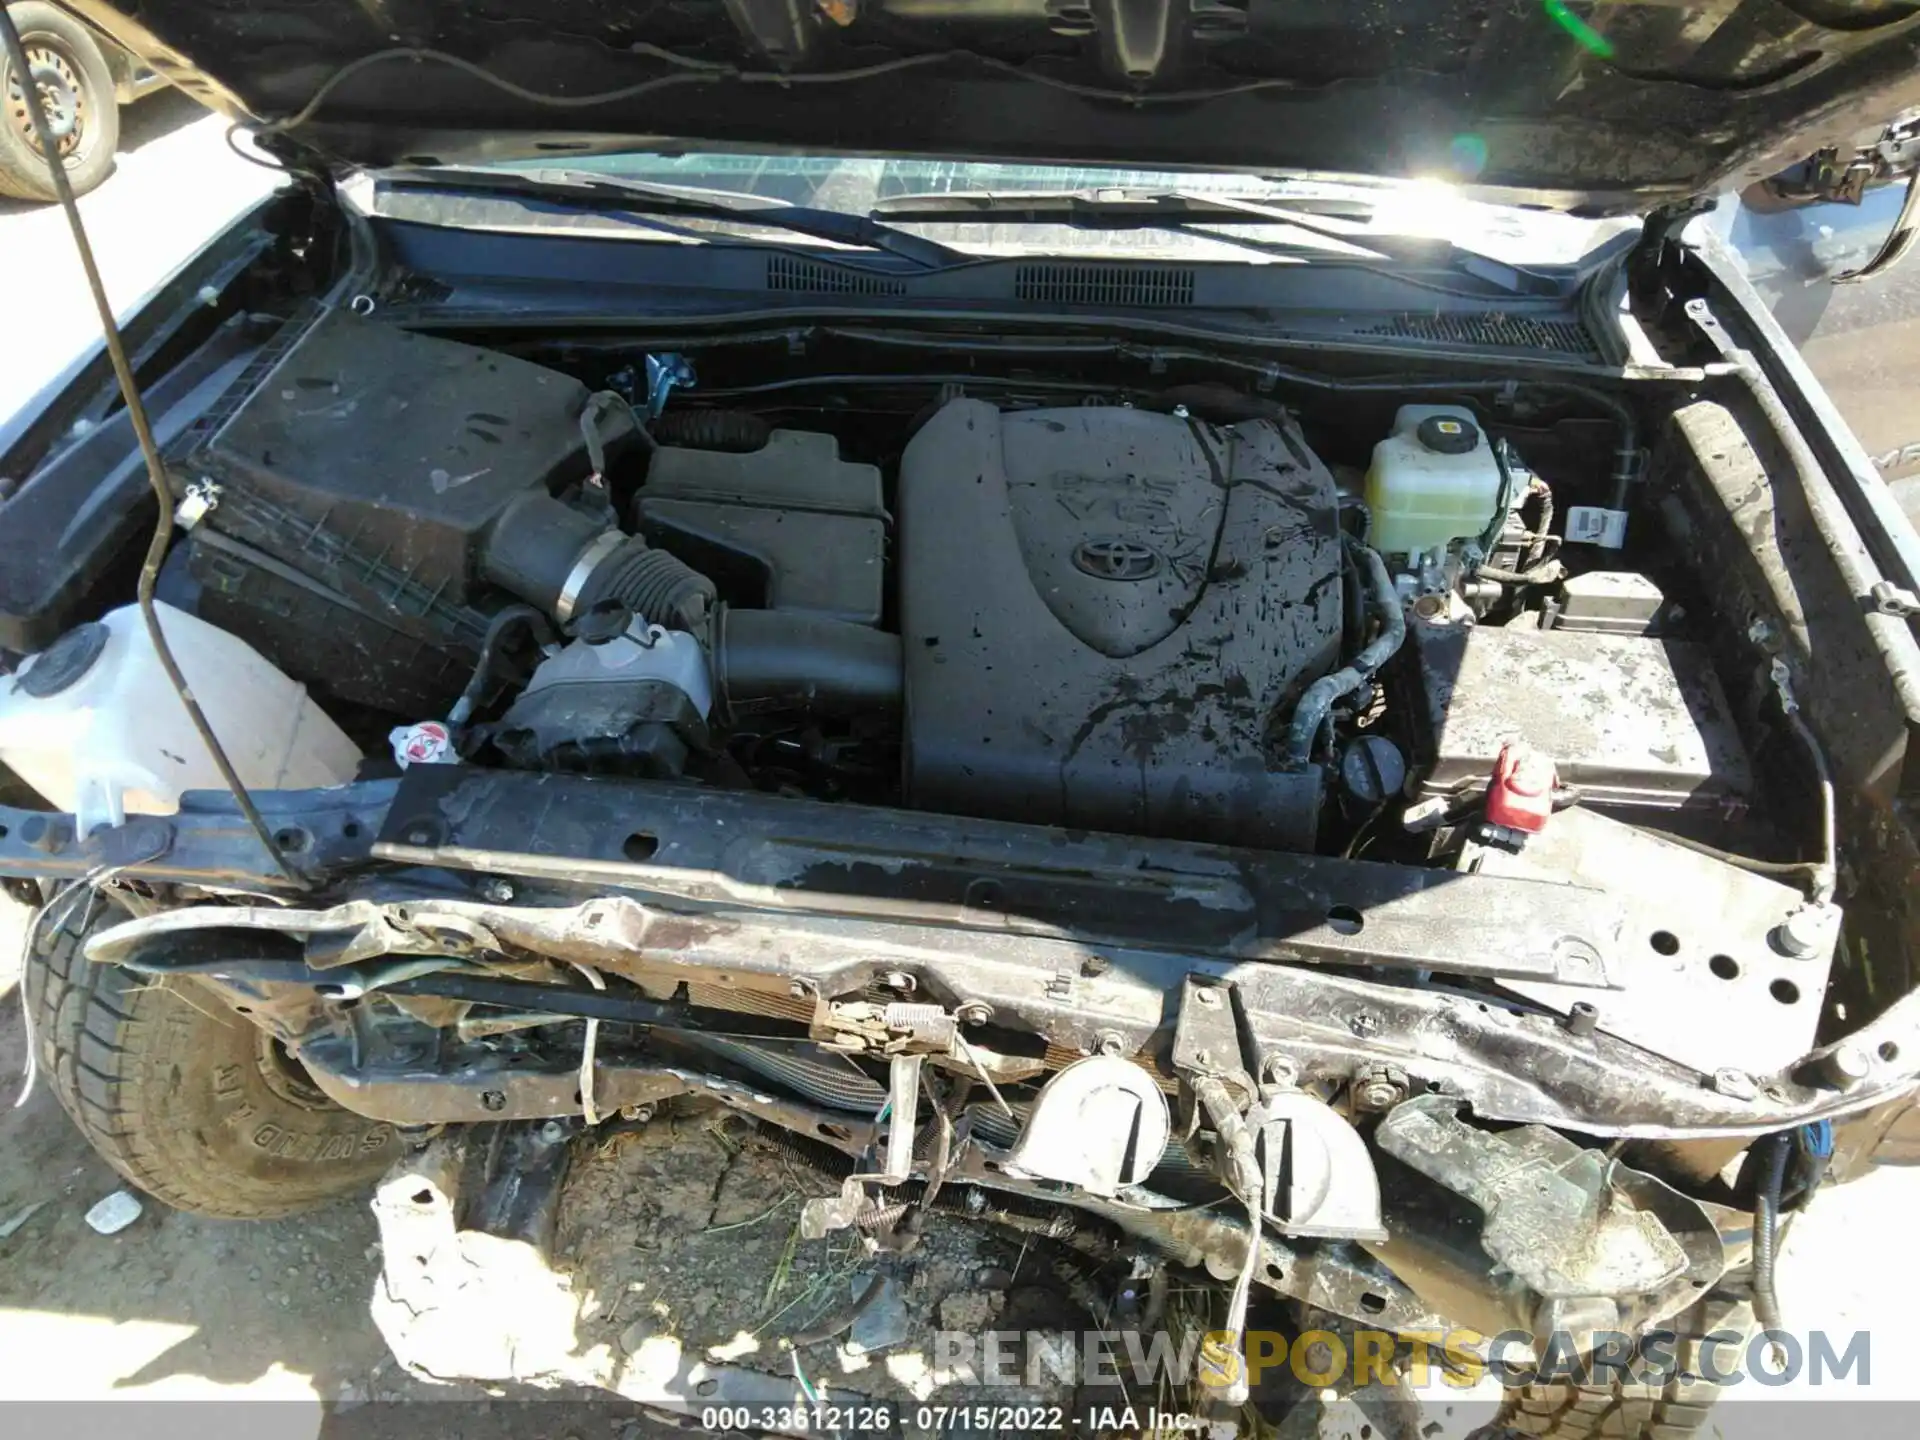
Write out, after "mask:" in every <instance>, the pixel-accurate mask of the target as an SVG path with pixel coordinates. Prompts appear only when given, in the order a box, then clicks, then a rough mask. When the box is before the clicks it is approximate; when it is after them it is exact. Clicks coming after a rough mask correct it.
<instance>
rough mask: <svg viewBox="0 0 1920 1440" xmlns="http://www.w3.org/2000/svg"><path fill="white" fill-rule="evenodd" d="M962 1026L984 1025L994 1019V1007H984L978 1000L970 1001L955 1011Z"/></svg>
mask: <svg viewBox="0 0 1920 1440" xmlns="http://www.w3.org/2000/svg"><path fill="white" fill-rule="evenodd" d="M954 1015H955V1016H956V1017H957V1018H958V1019H959V1021H960V1023H961V1024H962V1025H984V1024H986V1023H987V1021H989V1020H991V1019H992V1018H993V1007H992V1006H991V1005H983V1004H981V1003H980V1002H979V1001H978V1000H970V1001H968V1002H967V1003H966V1004H965V1005H962V1006H961V1007H960V1008H959V1009H958V1010H956V1011H954Z"/></svg>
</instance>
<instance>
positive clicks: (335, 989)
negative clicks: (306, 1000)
mask: <svg viewBox="0 0 1920 1440" xmlns="http://www.w3.org/2000/svg"><path fill="white" fill-rule="evenodd" d="M313 993H314V994H316V995H319V996H323V997H324V998H326V999H328V1000H338V999H339V998H340V997H341V996H342V995H344V994H346V993H347V989H346V986H344V985H335V984H333V983H332V982H331V981H329V982H327V983H326V984H322V985H316V986H314V987H313Z"/></svg>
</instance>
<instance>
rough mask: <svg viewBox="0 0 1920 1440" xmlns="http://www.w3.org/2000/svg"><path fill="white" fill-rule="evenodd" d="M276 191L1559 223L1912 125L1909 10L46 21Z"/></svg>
mask: <svg viewBox="0 0 1920 1440" xmlns="http://www.w3.org/2000/svg"><path fill="white" fill-rule="evenodd" d="M67 8H69V9H71V10H73V11H74V12H75V13H77V14H79V15H81V16H82V17H83V18H85V19H86V20H88V21H89V22H91V23H92V24H94V25H95V26H96V27H98V28H99V29H102V30H104V31H106V32H107V33H109V34H111V35H112V36H114V38H115V39H117V40H118V41H119V42H120V43H121V44H123V45H124V46H126V47H127V48H128V49H129V50H131V51H133V52H134V53H135V54H136V55H138V56H139V57H140V58H141V59H142V60H144V61H145V62H146V63H147V64H148V65H150V66H152V67H153V68H154V69H155V70H157V71H158V72H159V73H160V74H162V75H164V76H165V77H167V78H168V79H169V80H171V81H173V82H174V83H175V84H176V85H179V86H180V87H181V88H183V89H185V90H187V91H188V92H190V93H191V94H193V95H195V96H196V97H197V98H199V99H201V100H203V101H204V102H206V103H207V104H209V105H211V106H213V107H214V108H215V109H217V110H220V111H223V112H224V113H226V114H227V115H229V116H231V117H232V118H233V119H235V120H239V121H242V122H243V123H246V124H250V125H256V126H260V127H263V128H264V129H265V130H266V131H267V132H268V135H267V138H266V143H268V144H269V145H270V146H271V147H272V148H274V149H276V150H277V151H278V152H279V153H281V154H282V155H285V156H286V157H287V158H289V159H290V160H297V161H298V162H300V163H305V164H324V165H326V166H327V167H329V168H331V169H334V170H341V169H345V168H354V167H368V166H389V165H398V164H417V163H425V162H429V161H431V162H435V163H453V162H459V161H472V160H478V159H506V158H512V157H521V156H528V155H549V156H550V155H552V154H553V153H554V152H556V151H558V152H596V151H607V150H622V149H627V150H631V149H649V150H688V149H706V150H711V149H743V150H754V149H759V150H787V151H793V150H803V151H821V152H837V153H851V154H867V155H915V156H922V157H935V158H940V157H948V158H955V159H969V160H1019V161H1026V162H1045V161H1054V162H1061V163H1067V164H1084V165H1117V166H1135V167H1142V168H1155V169H1169V168H1184V167H1199V168H1204V169H1208V170H1245V171H1251V172H1256V173H1260V172H1264V173H1273V172H1279V171H1286V172H1299V171H1303V170H1304V171H1318V172H1335V173H1344V174H1352V175H1365V176H1374V177H1390V178H1400V177H1424V178H1434V177H1439V178H1445V179H1449V180H1453V181H1455V182H1457V183H1461V184H1464V185H1466V186H1469V187H1471V189H1472V190H1473V191H1474V193H1476V194H1480V195H1483V196H1486V197H1487V198H1495V199H1501V200H1507V201H1513V202H1518V203H1523V204H1530V205H1546V206H1551V207H1554V208H1557V209H1564V210H1571V211H1576V212H1580V213H1586V214H1617V213H1633V212H1640V211H1645V210H1648V209H1652V208H1654V207H1657V206H1662V205H1673V204H1677V203H1684V202H1686V201H1687V200H1689V199H1691V198H1694V197H1702V196H1706V195H1711V194H1716V193H1719V192H1722V191H1725V190H1729V189H1737V188H1740V187H1742V186H1744V185H1745V184H1747V183H1749V182H1751V181H1753V180H1757V179H1761V178H1764V177H1765V176H1767V175H1770V174H1772V173H1774V172H1775V171H1778V170H1780V169H1782V168H1784V167H1785V166H1787V165H1788V164H1791V163H1793V162H1794V161H1796V160H1799V159H1801V158H1803V157H1805V156H1806V155H1809V154H1811V153H1812V152H1814V151H1816V150H1819V149H1822V148H1824V147H1828V146H1833V147H1837V148H1839V149H1841V150H1842V151H1846V150H1849V149H1851V148H1853V147H1854V146H1855V145H1857V144H1859V143H1862V142H1861V138H1860V137H1861V136H1862V133H1863V132H1868V133H1867V135H1866V138H1868V139H1870V138H1871V132H1873V131H1877V130H1878V128H1879V126H1880V125H1881V123H1882V122H1884V121H1885V120H1886V119H1887V118H1888V117H1890V116H1892V115H1893V114H1895V113H1896V112H1898V111H1902V110H1906V109H1909V108H1912V107H1913V106H1915V105H1917V104H1920V5H1916V4H1914V3H1912V0H1623V3H1613V4H1593V3H1582V0H1480V3H1473V0H1393V3H1387V0H634V3H620V0H612V3H608V0H357V3H356V0H68V3H67Z"/></svg>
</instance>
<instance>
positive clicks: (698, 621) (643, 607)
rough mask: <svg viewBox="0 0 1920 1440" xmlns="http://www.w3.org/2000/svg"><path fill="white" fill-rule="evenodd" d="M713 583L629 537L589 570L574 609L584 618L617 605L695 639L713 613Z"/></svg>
mask: <svg viewBox="0 0 1920 1440" xmlns="http://www.w3.org/2000/svg"><path fill="white" fill-rule="evenodd" d="M715 593H716V592H715V590H714V587H713V581H711V580H709V579H708V578H707V577H706V576H704V575H702V574H701V573H700V572H699V571H698V570H696V569H694V568H693V567H692V566H691V565H689V564H687V562H686V561H684V560H682V559H681V558H680V557H679V556H677V555H671V554H669V553H668V552H667V551H665V550H655V549H654V548H652V547H651V546H650V545H648V544H647V542H646V541H644V540H642V539H641V538H640V537H639V536H637V535H635V536H631V537H629V538H628V540H627V541H626V543H625V544H624V545H622V546H621V547H620V548H619V549H618V550H615V551H614V552H613V553H612V554H611V555H610V556H608V558H607V559H606V560H604V561H603V562H601V564H600V565H599V566H598V567H597V568H596V569H595V570H594V572H593V574H592V575H591V576H590V577H589V578H588V580H587V583H586V585H585V586H584V587H583V588H582V589H581V592H580V598H579V601H578V602H577V603H576V605H575V607H574V613H575V614H576V615H585V614H586V613H587V612H588V611H589V610H591V609H593V607H594V606H596V605H600V604H604V603H605V602H607V601H609V600H617V601H618V602H619V603H620V604H622V605H624V606H626V607H627V609H629V610H631V611H632V612H633V613H634V614H636V615H638V616H640V617H641V618H642V619H644V620H645V621H646V622H647V623H648V624H650V625H664V626H666V627H667V628H668V629H669V630H686V631H690V632H692V633H694V634H698V633H699V632H700V630H701V629H702V628H703V627H704V626H705V625H706V623H707V616H708V614H709V613H710V612H711V611H712V609H713V601H714V595H715Z"/></svg>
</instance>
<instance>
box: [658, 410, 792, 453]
mask: <svg viewBox="0 0 1920 1440" xmlns="http://www.w3.org/2000/svg"><path fill="white" fill-rule="evenodd" d="M772 433H773V429H772V427H771V426H769V425H768V424H767V422H766V421H764V420H762V419H761V418H760V417H759V416H758V415H755V414H753V413H752V412H751V411H747V410H669V411H667V412H666V413H664V414H662V415H659V416H657V417H656V418H655V419H654V422H653V438H654V440H655V441H656V442H657V443H659V444H661V445H685V446H687V447H689V448H691V449H694V450H729V451H733V452H735V453H745V452H746V451H749V450H758V449H761V448H762V447H763V446H765V445H766V443H767V438H768V437H769V436H770V435H771V434H772Z"/></svg>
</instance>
